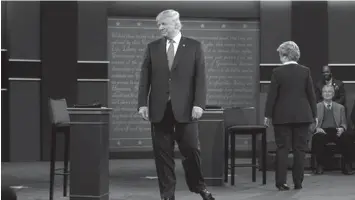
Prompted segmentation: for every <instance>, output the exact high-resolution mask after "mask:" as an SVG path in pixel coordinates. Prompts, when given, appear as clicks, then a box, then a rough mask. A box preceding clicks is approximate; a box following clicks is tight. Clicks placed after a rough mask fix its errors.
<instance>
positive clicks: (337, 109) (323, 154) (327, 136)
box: [312, 85, 354, 175]
mask: <svg viewBox="0 0 355 200" xmlns="http://www.w3.org/2000/svg"><path fill="white" fill-rule="evenodd" d="M334 92H335V89H334V87H333V86H332V85H324V87H323V89H322V96H323V99H324V101H322V102H319V103H318V104H317V113H318V120H319V123H318V125H317V126H316V131H315V134H314V135H313V138H312V152H314V153H315V156H316V159H317V167H316V174H323V167H324V165H325V163H326V162H327V160H328V159H329V157H331V156H332V151H326V150H327V149H326V144H327V143H330V142H334V143H335V144H336V145H337V146H338V148H339V149H340V151H341V154H342V156H343V159H344V166H343V169H342V172H343V173H344V174H347V175H350V174H353V172H352V168H351V162H352V154H353V153H354V152H352V146H353V141H352V138H351V133H349V132H347V123H346V115H345V108H344V106H343V105H341V104H339V103H337V102H333V101H332V99H333V96H334Z"/></svg>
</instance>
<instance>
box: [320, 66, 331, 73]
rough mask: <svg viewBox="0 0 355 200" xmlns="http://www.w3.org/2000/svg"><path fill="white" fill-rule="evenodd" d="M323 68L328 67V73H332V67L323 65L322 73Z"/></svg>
mask: <svg viewBox="0 0 355 200" xmlns="http://www.w3.org/2000/svg"><path fill="white" fill-rule="evenodd" d="M325 67H328V69H329V71H330V72H332V67H331V66H329V65H324V66H323V67H322V71H323V69H324V68H325Z"/></svg>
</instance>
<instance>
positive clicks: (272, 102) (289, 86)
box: [265, 64, 317, 124]
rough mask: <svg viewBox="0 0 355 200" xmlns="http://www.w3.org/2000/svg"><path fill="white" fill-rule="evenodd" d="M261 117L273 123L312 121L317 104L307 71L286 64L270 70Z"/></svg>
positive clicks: (309, 74)
mask: <svg viewBox="0 0 355 200" xmlns="http://www.w3.org/2000/svg"><path fill="white" fill-rule="evenodd" d="M265 117H268V118H272V123H273V124H286V123H304V122H305V123H307V122H313V121H314V119H315V118H316V117H317V104H316V97H315V93H314V88H313V81H312V77H311V73H310V70H309V68H307V67H304V66H302V65H298V64H288V65H283V66H280V67H277V68H275V69H274V70H273V73H272V76H271V84H270V90H269V94H268V96H267V100H266V108H265Z"/></svg>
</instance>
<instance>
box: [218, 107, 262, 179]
mask: <svg viewBox="0 0 355 200" xmlns="http://www.w3.org/2000/svg"><path fill="white" fill-rule="evenodd" d="M248 111H249V112H248ZM252 111H253V110H251V109H249V108H227V109H225V110H224V127H225V131H226V135H225V170H224V173H225V174H224V175H225V182H227V181H228V171H229V167H230V171H231V176H230V177H231V185H234V178H235V177H234V175H235V167H252V181H253V182H255V181H256V168H257V167H259V166H258V165H257V164H256V157H257V155H256V136H257V135H259V134H261V135H262V142H261V143H262V148H261V151H262V165H263V166H262V174H263V176H262V183H263V184H266V154H267V148H266V126H264V125H257V124H255V123H254V124H253V123H250V122H248V120H247V113H249V114H250V113H251V112H252ZM236 135H251V136H252V163H251V164H235V136H236ZM229 138H230V150H228V146H229ZM229 152H230V155H231V157H230V159H231V164H230V165H229V162H228V161H229Z"/></svg>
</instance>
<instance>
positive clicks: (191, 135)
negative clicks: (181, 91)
mask: <svg viewBox="0 0 355 200" xmlns="http://www.w3.org/2000/svg"><path fill="white" fill-rule="evenodd" d="M152 139H153V150H154V155H155V165H156V170H157V175H158V181H159V189H160V194H161V196H162V197H163V198H164V197H167V198H170V197H172V196H173V195H174V192H175V185H176V176H175V172H174V171H175V162H174V144H175V141H176V142H177V144H178V146H179V149H180V152H181V154H182V156H183V157H184V158H183V160H182V165H183V168H184V171H185V178H186V183H187V185H188V187H189V190H190V191H191V192H195V193H198V192H200V191H201V190H203V189H205V184H204V179H203V176H202V172H201V167H200V163H201V162H200V144H199V136H198V123H197V121H192V122H189V123H178V122H177V121H176V120H175V118H174V114H173V111H172V107H171V102H170V101H168V103H167V105H166V110H165V113H164V117H163V120H162V121H160V122H158V123H152Z"/></svg>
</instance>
